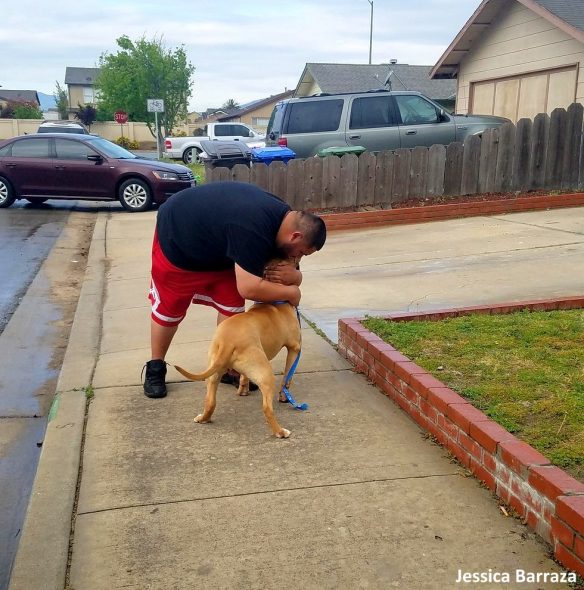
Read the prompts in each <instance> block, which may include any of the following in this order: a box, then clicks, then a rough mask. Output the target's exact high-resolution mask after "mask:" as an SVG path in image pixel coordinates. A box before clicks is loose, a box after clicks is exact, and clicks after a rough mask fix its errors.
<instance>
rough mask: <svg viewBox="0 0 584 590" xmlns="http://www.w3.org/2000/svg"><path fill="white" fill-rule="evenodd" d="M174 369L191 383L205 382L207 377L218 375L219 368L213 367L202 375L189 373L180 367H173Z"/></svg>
mask: <svg viewBox="0 0 584 590" xmlns="http://www.w3.org/2000/svg"><path fill="white" fill-rule="evenodd" d="M173 367H174V368H175V369H176V370H177V371H178V372H179V373H180V374H181V375H184V376H185V377H186V378H187V379H190V380H191V381H204V380H205V379H206V378H207V377H210V376H211V375H213V373H217V369H218V368H219V366H218V365H214V364H213V365H211V366H210V367H209V368H208V369H206V370H205V371H203V372H202V373H189V372H188V371H187V370H186V369H183V368H182V367H179V366H178V365H173Z"/></svg>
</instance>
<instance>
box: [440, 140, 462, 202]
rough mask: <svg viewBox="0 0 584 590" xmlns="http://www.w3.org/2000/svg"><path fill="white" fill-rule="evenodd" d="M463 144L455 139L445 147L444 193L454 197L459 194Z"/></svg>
mask: <svg viewBox="0 0 584 590" xmlns="http://www.w3.org/2000/svg"><path fill="white" fill-rule="evenodd" d="M463 149H464V148H463V146H462V143H460V142H459V141H455V142H454V143H451V144H450V145H448V146H447V147H446V166H445V169H444V195H445V196H448V197H455V196H458V195H460V186H461V183H462V155H463Z"/></svg>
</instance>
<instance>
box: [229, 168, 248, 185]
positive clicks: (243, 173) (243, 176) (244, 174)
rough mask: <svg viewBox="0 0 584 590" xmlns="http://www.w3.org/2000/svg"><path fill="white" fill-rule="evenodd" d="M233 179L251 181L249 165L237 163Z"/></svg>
mask: <svg viewBox="0 0 584 590" xmlns="http://www.w3.org/2000/svg"><path fill="white" fill-rule="evenodd" d="M232 172H233V173H232V176H233V180H235V181H237V182H249V174H250V170H249V166H246V165H245V164H236V165H235V166H233V171H232Z"/></svg>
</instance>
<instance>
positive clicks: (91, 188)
mask: <svg viewBox="0 0 584 590" xmlns="http://www.w3.org/2000/svg"><path fill="white" fill-rule="evenodd" d="M194 184H195V178H194V175H193V173H192V171H191V170H190V169H189V168H187V167H186V166H181V165H178V164H167V163H165V162H158V161H157V160H147V159H145V158H140V157H138V156H136V155H135V154H133V153H131V152H129V151H127V150H125V149H124V148H122V147H120V146H118V145H116V144H115V143H112V142H111V141H108V140H107V139H103V138H101V137H96V136H93V135H78V134H72V133H67V134H64V133H45V134H42V135H23V136H20V137H14V138H12V139H8V140H5V141H2V142H0V208H2V207H10V205H12V203H14V201H15V200H16V199H26V200H28V201H30V202H31V203H42V202H44V201H46V200H48V199H84V200H91V201H109V200H116V199H119V201H120V202H121V204H122V205H123V206H124V207H125V208H126V209H127V210H128V211H146V210H147V209H150V207H152V204H153V203H163V202H164V201H166V199H168V197H170V196H171V195H173V194H174V193H176V192H178V191H180V190H183V189H185V188H189V187H190V186H194Z"/></svg>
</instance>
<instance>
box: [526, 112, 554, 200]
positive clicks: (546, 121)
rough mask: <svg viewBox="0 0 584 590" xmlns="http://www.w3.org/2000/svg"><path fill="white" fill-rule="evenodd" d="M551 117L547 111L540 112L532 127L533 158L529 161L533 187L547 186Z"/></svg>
mask: <svg viewBox="0 0 584 590" xmlns="http://www.w3.org/2000/svg"><path fill="white" fill-rule="evenodd" d="M549 132H550V118H549V116H548V115H547V114H546V113H539V115H536V116H535V119H534V120H533V126H532V128H531V158H530V161H529V177H530V178H531V186H530V187H529V188H531V189H539V188H543V187H544V186H545V163H546V159H547V150H548V138H549Z"/></svg>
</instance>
